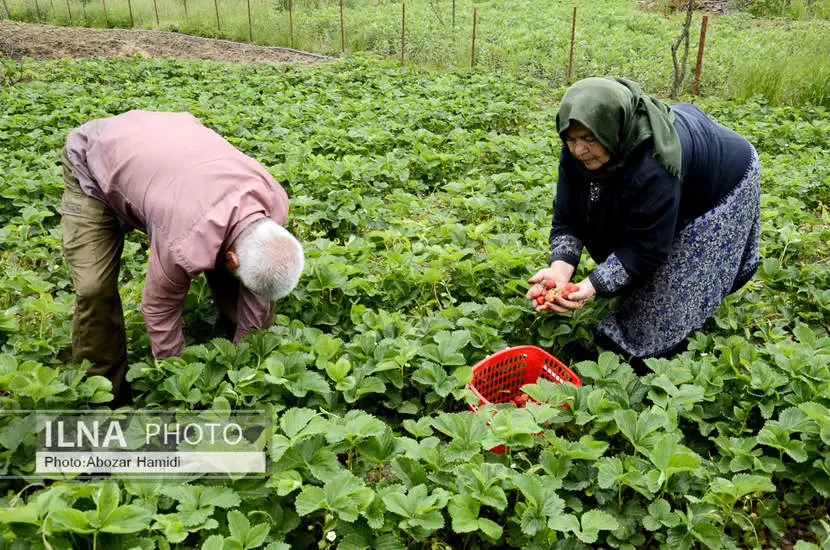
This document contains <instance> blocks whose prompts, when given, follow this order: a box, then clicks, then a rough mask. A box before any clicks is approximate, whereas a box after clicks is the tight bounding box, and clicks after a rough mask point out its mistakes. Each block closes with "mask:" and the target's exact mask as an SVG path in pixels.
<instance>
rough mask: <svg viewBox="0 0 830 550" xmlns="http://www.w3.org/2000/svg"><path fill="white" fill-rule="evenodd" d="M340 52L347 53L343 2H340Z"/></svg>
mask: <svg viewBox="0 0 830 550" xmlns="http://www.w3.org/2000/svg"><path fill="white" fill-rule="evenodd" d="M340 51H342V52H343V53H346V31H345V28H344V26H343V0H340Z"/></svg>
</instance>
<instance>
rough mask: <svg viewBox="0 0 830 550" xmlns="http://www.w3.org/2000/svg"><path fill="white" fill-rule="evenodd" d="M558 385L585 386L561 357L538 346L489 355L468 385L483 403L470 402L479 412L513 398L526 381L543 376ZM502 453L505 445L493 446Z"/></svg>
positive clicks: (528, 382)
mask: <svg viewBox="0 0 830 550" xmlns="http://www.w3.org/2000/svg"><path fill="white" fill-rule="evenodd" d="M540 376H541V377H542V378H545V379H547V380H550V381H551V382H555V383H557V384H562V383H565V382H570V383H571V384H573V385H574V386H581V385H582V380H580V379H579V377H578V376H577V375H576V374H575V373H574V372H573V371H572V370H571V369H569V368H568V367H566V366H565V365H564V363H562V362H561V361H560V360H559V359H557V358H556V357H554V356H553V355H551V354H549V353H548V352H546V351H545V350H543V349H542V348H537V347H536V346H517V347H514V348H508V349H505V350H502V351H499V352H497V353H494V354H493V355H488V356H487V357H485V358H484V359H482V360H481V361H479V362H478V363H477V364H476V365H475V366H474V367H473V379H472V380H471V381H470V383H469V384H467V388H468V389H469V390H470V391H472V392H473V393H474V394H475V395H476V397H478V399H479V402H478V404H477V405H470V410H471V411H473V412H476V411H477V410H478V409H479V407H481V406H482V405H486V404H488V403H504V402H507V401H512V400H513V398H514V397H516V396H517V395H519V394H520V393H521V389H520V388H521V387H522V386H523V385H525V384H534V383H535V382H536V381H537V380H538V379H539V377H540ZM490 450H491V451H492V452H494V453H497V454H502V453H503V452H504V450H505V448H504V445H499V446H498V447H494V448H493V449H490Z"/></svg>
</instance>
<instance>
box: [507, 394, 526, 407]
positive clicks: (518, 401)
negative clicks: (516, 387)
mask: <svg viewBox="0 0 830 550" xmlns="http://www.w3.org/2000/svg"><path fill="white" fill-rule="evenodd" d="M529 400H530V396H529V395H527V394H526V393H520V394H519V395H517V396H515V397H514V398H513V399H511V401H512V402H513V404H514V405H516V406H517V407H524V406H525V404H526V403H527V402H528V401H529Z"/></svg>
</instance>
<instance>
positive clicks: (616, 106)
mask: <svg viewBox="0 0 830 550" xmlns="http://www.w3.org/2000/svg"><path fill="white" fill-rule="evenodd" d="M556 121H557V126H558V131H559V136H560V137H561V139H562V141H563V147H562V153H561V155H560V163H559V181H558V184H557V191H556V198H555V200H554V204H553V223H552V227H551V232H550V267H547V268H545V269H542V270H540V271H539V272H538V273H536V274H535V275H534V276H533V277H531V278H530V280H529V282H530V283H533V284H534V286H532V287H531V289H530V290H529V291H528V294H527V298H528V299H531V300H533V305H534V307H535V309H536V310H537V311H542V310H549V311H553V312H555V313H566V312H569V311H575V310H577V309H579V308H581V307H582V306H583V305H584V304H585V303H586V302H587V301H588V300H590V299H591V298H593V297H594V296H595V295H599V296H600V297H611V296H618V295H621V296H623V300H622V302H621V305H620V307H619V309H618V310H617V311H616V312H614V313H612V314H611V315H609V316H607V317H606V318H604V319H603V320H602V321H601V322H600V323H599V326H598V329H597V342H598V343H599V344H600V345H601V346H602V347H605V348H608V349H613V350H615V351H617V352H619V353H623V354H625V355H629V356H633V357H637V358H647V357H660V356H668V355H671V354H673V353H676V352H677V351H679V349H680V347H681V346H682V344H683V342H684V340H685V338H686V337H687V336H689V334H691V333H692V332H693V331H695V330H697V329H699V328H700V327H701V326H702V325H703V323H704V322H705V321H706V320H707V319H708V318H710V317H711V316H712V315H714V313H715V311H716V310H717V308H718V307H719V305H720V303H721V301H722V300H723V298H724V297H725V296H726V295H728V294H730V293H732V292H735V291H736V290H737V289H739V288H740V287H741V286H743V285H744V284H745V283H746V282H747V281H748V280H749V279H750V278H751V277H752V275H753V274H754V273H755V270H756V268H757V265H758V238H759V232H760V168H759V164H758V156H757V154H756V152H755V149H754V148H753V147H752V145H751V144H750V143H749V142H748V141H747V140H746V139H744V138H743V137H741V136H739V135H738V134H737V133H735V132H733V131H732V130H730V129H728V128H726V127H724V126H721V125H720V124H718V123H716V122H714V121H713V120H712V119H710V118H709V117H707V116H706V115H705V114H704V113H703V112H702V111H700V110H699V109H697V108H696V107H694V106H692V105H689V104H676V105H672V106H668V105H666V104H664V103H662V102H660V101H659V100H657V99H655V98H653V97H650V96H647V95H644V94H642V93H641V92H640V87H639V86H638V85H637V84H635V83H634V82H631V81H629V80H625V79H622V78H587V79H585V80H581V81H579V82H577V83H576V84H574V85H573V86H571V87H570V88H569V89H568V91H567V92H566V93H565V96H564V97H563V98H562V102H561V104H560V107H559V112H558V114H557V117H556ZM583 247H584V248H585V249H586V250H587V251H588V253H589V254H590V255H591V257H592V258H593V259H594V260H595V261H596V263H597V265H596V267H595V268H594V269H593V270H592V271H591V272H590V273H589V274H588V277H587V278H585V279H584V280H582V281H580V282H579V283H570V281H571V278H572V277H573V275H574V272H575V271H576V267H577V265H578V264H579V261H580V256H581V254H582V249H583ZM551 287H552V288H555V289H559V292H556V293H554V294H555V295H553V296H552V300H553V301H548V300H547V299H545V300H542V301H540V300H539V296H540V295H541V294H542V291H544V293H545V294H546V295H547V294H548V293H550V288H551Z"/></svg>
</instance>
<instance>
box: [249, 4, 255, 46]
mask: <svg viewBox="0 0 830 550" xmlns="http://www.w3.org/2000/svg"><path fill="white" fill-rule="evenodd" d="M248 42H251V43H253V42H254V24H253V22H252V21H251V0H248Z"/></svg>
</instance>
